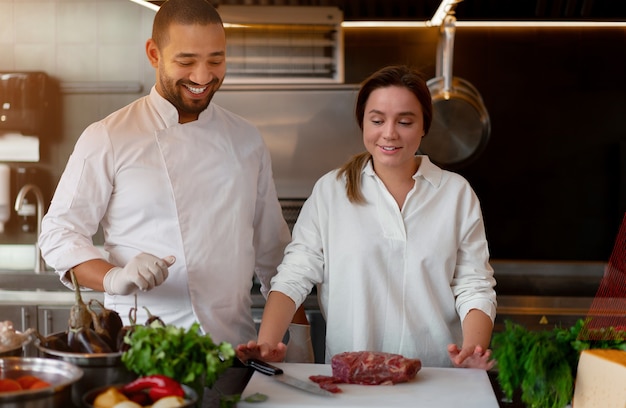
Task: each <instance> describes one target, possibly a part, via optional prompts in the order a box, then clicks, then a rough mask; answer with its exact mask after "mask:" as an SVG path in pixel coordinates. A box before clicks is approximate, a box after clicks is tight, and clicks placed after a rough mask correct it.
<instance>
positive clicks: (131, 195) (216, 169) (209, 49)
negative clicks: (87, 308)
mask: <svg viewBox="0 0 626 408" xmlns="http://www.w3.org/2000/svg"><path fill="white" fill-rule="evenodd" d="M146 53H147V56H148V59H149V60H150V63H151V65H152V66H153V67H154V68H155V70H156V84H155V86H154V87H153V88H152V89H151V92H150V94H149V95H147V96H145V97H142V98H140V99H138V100H136V101H135V102H133V103H131V104H129V105H127V106H126V107H124V108H122V109H120V110H118V111H117V112H114V113H112V114H111V115H109V116H108V117H106V118H104V119H103V120H101V121H98V122H96V123H94V124H92V125H90V126H89V127H87V129H86V130H85V131H84V132H83V134H82V135H81V136H80V138H79V140H78V141H77V143H76V146H75V149H74V152H73V153H72V155H71V157H70V159H69V161H68V163H67V167H66V169H65V171H64V173H63V175H62V177H61V179H60V181H59V184H58V187H57V190H56V192H55V195H54V198H53V200H52V203H51V206H50V209H49V211H48V213H47V214H46V216H45V217H44V220H43V223H42V234H41V237H40V240H39V244H40V246H41V249H42V254H43V255H44V257H45V260H46V262H47V263H48V264H49V265H51V266H52V267H54V269H55V270H56V272H57V273H58V274H59V275H60V276H61V280H62V281H63V282H64V283H65V284H66V285H67V286H68V287H71V281H70V277H69V273H68V271H69V270H70V269H71V270H73V272H74V274H75V276H76V278H77V281H78V282H79V284H80V285H81V286H83V287H87V288H91V289H94V290H99V291H104V292H105V305H106V306H107V307H108V308H111V309H114V310H116V311H118V313H120V315H121V316H122V317H123V318H124V319H125V320H126V322H127V315H128V310H129V309H130V308H131V307H134V305H135V295H136V296H137V305H138V308H139V310H138V320H139V322H142V321H144V319H145V318H146V317H147V316H146V311H145V310H144V306H145V307H147V308H148V309H149V311H150V312H151V313H152V314H153V315H157V316H159V317H161V318H162V319H163V321H165V322H166V323H168V324H173V325H177V326H185V327H188V326H190V325H191V324H192V323H193V322H194V321H199V322H200V324H201V326H202V329H203V330H204V331H205V332H207V333H209V334H211V336H212V337H213V339H214V340H215V341H217V342H221V341H227V342H230V343H232V344H237V343H239V342H241V341H246V340H248V339H250V338H252V337H253V336H256V331H255V326H254V323H253V320H252V316H251V311H250V307H251V303H252V301H251V297H250V289H251V286H252V282H253V276H254V275H255V274H256V276H257V278H258V279H259V281H260V282H261V285H262V286H261V291H262V293H263V295H265V296H267V292H268V289H269V281H270V279H271V277H272V276H273V275H274V274H275V271H276V266H277V265H278V264H279V263H280V260H281V258H282V255H283V250H284V247H285V245H286V244H287V242H288V241H289V239H290V235H289V229H288V227H287V224H286V223H285V221H284V219H283V217H282V212H281V208H280V204H279V202H278V199H277V195H276V189H275V186H274V182H273V179H272V171H271V162H270V156H269V151H268V150H267V148H266V146H265V145H264V143H263V139H262V137H261V135H260V133H259V132H258V130H257V129H256V128H255V127H254V126H253V125H252V124H250V123H249V122H247V121H246V120H244V119H242V118H240V117H239V116H237V115H235V114H233V113H231V112H228V111H226V110H225V109H223V108H221V107H219V106H217V105H215V104H212V103H211V99H212V97H213V95H214V94H215V92H216V91H217V90H218V89H219V88H220V86H221V84H222V82H223V80H224V76H225V74H226V39H225V33H224V28H223V25H222V21H221V18H220V16H219V14H218V13H217V11H216V10H215V8H213V6H212V5H211V4H210V3H209V2H208V1H206V0H169V1H167V2H166V3H164V4H163V6H162V7H161V8H160V10H159V11H158V12H157V14H156V16H155V19H154V25H153V30H152V38H151V39H149V40H148V41H147V43H146ZM99 224H100V225H101V226H102V229H103V232H104V249H105V251H106V257H103V256H102V254H101V252H100V251H99V250H98V249H97V248H96V247H94V245H93V244H92V236H93V235H94V234H95V233H96V231H97V229H98V225H99ZM294 322H295V323H303V324H304V323H306V316H305V315H304V313H303V311H302V310H300V314H299V317H298V318H297V319H294ZM298 327H299V329H300V331H304V332H305V334H306V332H307V331H308V326H298ZM305 349H306V348H305ZM310 350H311V349H309V351H310ZM308 359H310V356H308V357H306V358H303V360H308Z"/></svg>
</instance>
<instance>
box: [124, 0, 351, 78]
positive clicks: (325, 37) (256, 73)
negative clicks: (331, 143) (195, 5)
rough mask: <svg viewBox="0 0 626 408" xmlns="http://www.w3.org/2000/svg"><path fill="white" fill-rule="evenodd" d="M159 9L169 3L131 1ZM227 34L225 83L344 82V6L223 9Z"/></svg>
mask: <svg viewBox="0 0 626 408" xmlns="http://www.w3.org/2000/svg"><path fill="white" fill-rule="evenodd" d="M131 1H133V2H135V3H139V4H142V5H144V6H146V7H149V8H152V9H155V10H158V8H159V6H160V4H162V3H163V2H154V1H153V2H149V1H143V0H131ZM217 9H218V11H219V13H220V16H221V17H222V21H223V22H224V29H225V30H226V38H227V43H226V47H227V48H226V54H227V56H228V75H227V76H226V79H225V82H224V83H225V84H258V83H261V82H262V83H263V84H337V83H343V80H344V44H343V29H342V26H341V23H342V22H343V13H342V12H341V10H340V9H339V8H338V7H324V6H265V5H263V6H262V5H218V6H217Z"/></svg>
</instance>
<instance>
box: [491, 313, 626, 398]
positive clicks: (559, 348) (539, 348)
mask: <svg viewBox="0 0 626 408" xmlns="http://www.w3.org/2000/svg"><path fill="white" fill-rule="evenodd" d="M589 322H590V320H589V319H587V320H582V319H580V320H578V321H577V322H576V324H575V325H574V326H572V327H570V328H561V327H555V328H554V329H552V330H549V331H548V330H542V331H530V330H527V329H526V328H524V327H523V326H521V325H519V324H516V323H513V322H511V321H510V320H507V321H505V329H504V331H502V332H498V333H495V334H494V335H493V339H492V343H491V348H492V350H493V357H494V359H495V360H496V361H497V370H498V383H499V384H500V388H501V389H502V392H503V393H504V396H505V397H506V398H507V399H509V400H512V399H513V394H514V392H515V391H516V390H520V391H521V400H522V402H523V403H524V404H525V405H526V406H527V407H532V408H563V407H565V406H566V405H567V404H569V403H570V402H571V400H572V396H573V390H574V380H575V378H576V370H577V368H578V360H579V358H580V353H581V352H582V351H583V350H587V349H592V348H593V349H598V348H603V349H619V350H626V331H622V330H617V329H615V328H613V327H608V328H603V329H589V328H588V323H589Z"/></svg>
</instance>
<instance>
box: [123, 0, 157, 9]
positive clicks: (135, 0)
mask: <svg viewBox="0 0 626 408" xmlns="http://www.w3.org/2000/svg"><path fill="white" fill-rule="evenodd" d="M130 1H132V2H133V3H137V4H139V5H140V6H144V7H147V8H149V9H150V10H154V11H158V10H159V8H160V6H157V5H156V4H153V3H150V2H149V1H146V0H130Z"/></svg>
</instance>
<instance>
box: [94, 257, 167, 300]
mask: <svg viewBox="0 0 626 408" xmlns="http://www.w3.org/2000/svg"><path fill="white" fill-rule="evenodd" d="M175 261H176V258H174V257H173V256H171V255H170V256H167V257H165V258H163V259H161V258H157V257H156V256H154V255H150V254H146V253H141V254H139V255H137V256H136V257H134V258H133V259H131V260H130V261H129V262H128V263H127V264H126V266H125V267H124V268H120V267H118V266H116V267H114V268H111V269H110V270H109V271H108V272H107V273H106V275H104V280H103V282H102V284H103V286H104V291H105V292H106V293H108V294H109V295H130V294H132V293H135V292H136V291H137V290H138V289H139V290H142V291H146V290H150V289H153V288H155V287H156V286H159V285H160V284H162V283H163V282H164V281H165V279H167V274H168V269H167V268H168V267H169V266H171V265H173V264H174V262H175Z"/></svg>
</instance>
